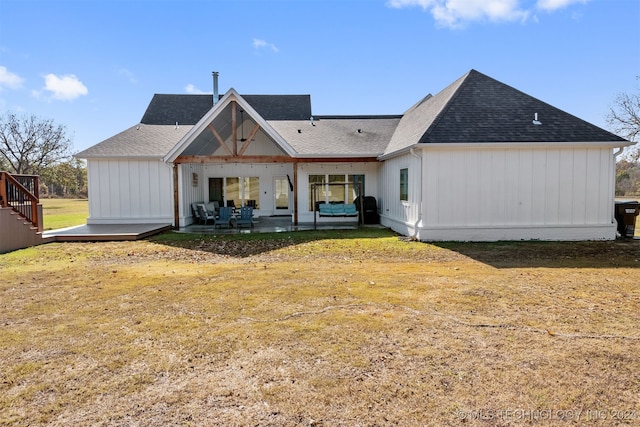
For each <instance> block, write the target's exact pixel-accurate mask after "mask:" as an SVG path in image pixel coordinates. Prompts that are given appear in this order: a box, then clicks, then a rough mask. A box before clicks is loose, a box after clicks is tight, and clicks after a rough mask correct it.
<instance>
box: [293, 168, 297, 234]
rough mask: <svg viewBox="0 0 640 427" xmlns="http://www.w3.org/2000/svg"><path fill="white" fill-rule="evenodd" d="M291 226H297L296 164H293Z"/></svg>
mask: <svg viewBox="0 0 640 427" xmlns="http://www.w3.org/2000/svg"><path fill="white" fill-rule="evenodd" d="M293 225H298V162H293Z"/></svg>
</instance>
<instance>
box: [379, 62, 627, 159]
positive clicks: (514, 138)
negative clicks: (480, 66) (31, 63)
mask: <svg viewBox="0 0 640 427" xmlns="http://www.w3.org/2000/svg"><path fill="white" fill-rule="evenodd" d="M536 113H537V117H538V121H539V122H540V123H541V125H534V124H533V120H534V118H535V114H536ZM605 141H625V140H624V138H621V137H619V136H617V135H614V134H612V133H611V132H608V131H606V130H604V129H602V128H599V127H597V126H595V125H592V124H590V123H588V122H586V121H584V120H582V119H579V118H577V117H575V116H572V115H571V114H569V113H566V112H564V111H562V110H560V109H558V108H555V107H553V106H551V105H549V104H547V103H545V102H542V101H540V100H539V99H536V98H534V97H532V96H529V95H527V94H525V93H523V92H521V91H519V90H517V89H514V88H512V87H510V86H508V85H506V84H504V83H501V82H499V81H497V80H494V79H492V78H491V77H488V76H486V75H484V74H482V73H479V72H478V71H476V70H471V71H469V72H468V73H467V74H465V75H464V76H462V77H460V78H459V79H458V80H456V81H455V82H453V83H452V84H451V85H449V86H447V87H446V88H445V89H443V90H442V91H441V92H439V93H438V94H436V95H435V96H433V97H431V98H426V99H423V100H421V101H420V102H418V103H417V104H416V105H414V106H413V107H411V108H410V109H409V110H407V112H406V113H405V114H404V117H403V118H402V121H401V122H400V124H399V126H398V129H397V131H396V133H395V134H394V135H393V138H392V139H391V141H390V143H389V146H388V147H387V149H386V151H385V154H390V153H393V152H396V151H399V150H402V149H405V148H408V147H410V146H413V145H414V144H417V143H424V144H429V143H502V142H516V143H517V142H529V143H537V142H540V143H544V142H568V143H569V142H605Z"/></svg>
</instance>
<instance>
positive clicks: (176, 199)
mask: <svg viewBox="0 0 640 427" xmlns="http://www.w3.org/2000/svg"><path fill="white" fill-rule="evenodd" d="M173 227H174V228H175V229H176V230H177V229H179V228H180V196H179V192H178V165H177V164H176V163H174V164H173Z"/></svg>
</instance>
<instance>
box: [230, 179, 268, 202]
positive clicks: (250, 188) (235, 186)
mask: <svg viewBox="0 0 640 427" xmlns="http://www.w3.org/2000/svg"><path fill="white" fill-rule="evenodd" d="M225 195H226V199H227V203H229V201H231V200H232V201H233V204H234V206H236V207H240V206H246V205H252V206H253V207H254V208H256V209H259V205H258V204H259V201H260V179H259V178H258V177H246V176H245V177H238V178H236V177H227V178H226V186H225ZM249 201H251V202H249Z"/></svg>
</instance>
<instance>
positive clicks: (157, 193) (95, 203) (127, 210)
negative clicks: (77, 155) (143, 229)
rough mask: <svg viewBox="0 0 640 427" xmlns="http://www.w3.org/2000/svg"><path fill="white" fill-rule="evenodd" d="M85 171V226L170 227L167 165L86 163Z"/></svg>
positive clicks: (151, 162)
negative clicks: (86, 207) (86, 174)
mask: <svg viewBox="0 0 640 427" xmlns="http://www.w3.org/2000/svg"><path fill="white" fill-rule="evenodd" d="M87 171H88V182H89V218H88V219H87V224H142V223H144V224H172V223H173V178H172V171H171V166H170V165H168V164H166V163H164V162H162V161H161V160H160V159H128V160H127V159H89V160H88V168H87ZM95 193H97V194H95Z"/></svg>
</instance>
